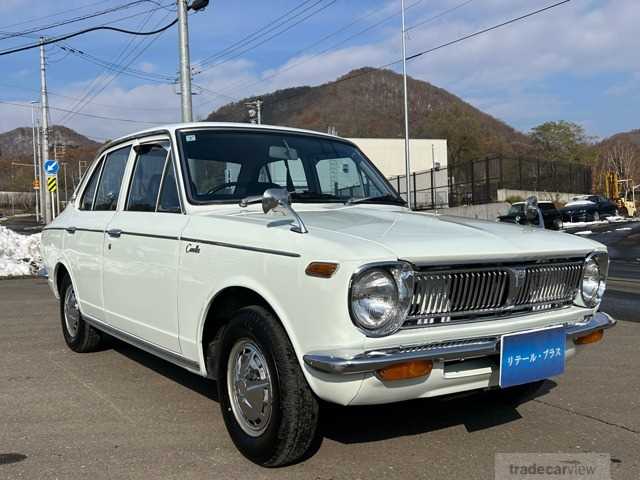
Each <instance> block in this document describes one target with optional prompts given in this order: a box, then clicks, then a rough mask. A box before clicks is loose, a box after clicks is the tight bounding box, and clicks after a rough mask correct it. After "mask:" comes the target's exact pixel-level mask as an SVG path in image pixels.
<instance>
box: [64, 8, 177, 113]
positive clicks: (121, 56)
mask: <svg viewBox="0 0 640 480" xmlns="http://www.w3.org/2000/svg"><path fill="white" fill-rule="evenodd" d="M169 15H171V13H168V14H167V15H165V17H164V18H162V19H161V20H160V21H159V22H158V24H160V23H161V22H163V21H165V18H166V17H167V16H169ZM150 18H151V16H149V17H148V18H147V19H146V20H145V21H144V22H143V23H142V24H141V28H142V27H144V26H145V25H146V23H147V22H148V21H149V20H150ZM158 38H159V36H157V37H154V38H152V39H151V40H150V41H149V42H148V43H147V45H146V46H144V47H142V49H141V50H140V51H139V52H138V53H137V54H136V55H135V56H133V57H132V55H134V52H135V50H136V48H137V47H135V48H133V49H132V50H131V51H130V52H129V53H126V54H125V52H126V51H127V50H128V49H129V47H130V46H131V45H132V44H133V40H134V38H131V39H130V40H129V42H128V44H127V45H126V46H125V48H124V49H123V50H122V52H121V53H120V55H119V56H118V57H117V58H116V61H118V60H119V59H120V58H122V60H123V61H126V59H127V57H131V59H130V60H129V62H128V63H127V64H126V65H124V66H123V67H122V69H121V70H119V71H116V72H115V73H114V74H113V75H112V76H111V77H110V78H109V79H107V80H106V81H105V82H104V83H103V85H102V86H101V87H100V88H99V89H98V90H97V91H95V92H94V93H92V94H91V96H89V97H88V98H86V97H87V96H88V95H89V92H87V94H85V100H84V102H83V103H82V104H81V105H76V107H74V109H73V110H74V111H75V112H79V111H80V110H82V109H83V108H84V107H86V106H87V105H88V104H89V103H91V101H92V99H94V98H96V97H97V96H98V95H100V94H101V93H102V92H103V91H104V90H105V89H106V88H107V87H108V86H109V85H110V84H111V83H112V82H113V81H114V80H115V79H116V78H117V77H118V75H119V74H120V73H121V72H122V71H123V70H124V69H126V68H129V66H130V65H131V64H132V63H133V62H134V61H135V60H136V59H137V58H139V57H140V55H142V54H143V53H144V52H145V51H146V50H147V49H148V48H149V47H150V46H151V45H152V44H153V43H154V42H155V41H156V40H157V39H158ZM73 116H74V114H73V113H72V114H67V115H65V116H64V118H63V120H62V121H65V120H70V119H71V118H73Z"/></svg>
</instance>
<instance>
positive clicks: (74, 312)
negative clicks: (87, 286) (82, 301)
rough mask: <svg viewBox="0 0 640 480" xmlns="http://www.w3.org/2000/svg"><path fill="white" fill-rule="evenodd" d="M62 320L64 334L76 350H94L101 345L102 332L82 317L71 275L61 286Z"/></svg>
mask: <svg viewBox="0 0 640 480" xmlns="http://www.w3.org/2000/svg"><path fill="white" fill-rule="evenodd" d="M60 320H61V322H62V335H63V336H64V341H65V342H66V343H67V345H68V347H69V348H70V349H71V350H73V351H74V352H78V353H85V352H93V351H95V350H97V349H98V347H99V346H100V341H101V336H100V332H98V330H96V329H95V328H93V327H92V326H91V325H89V324H88V323H87V322H85V321H84V319H83V318H82V314H81V313H80V306H79V305H78V299H77V297H76V292H75V290H74V288H73V284H72V283H71V280H70V279H69V277H68V276H67V277H65V278H64V279H63V280H62V284H61V288H60Z"/></svg>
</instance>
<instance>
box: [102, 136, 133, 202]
mask: <svg viewBox="0 0 640 480" xmlns="http://www.w3.org/2000/svg"><path fill="white" fill-rule="evenodd" d="M130 150H131V147H130V146H127V147H124V148H120V149H118V150H114V151H113V152H111V153H109V154H108V155H107V156H106V158H105V160H104V166H103V167H102V175H101V177H100V184H99V185H98V192H97V193H96V200H95V202H94V206H93V209H94V210H115V209H116V207H117V205H118V197H119V196H120V187H121V185H122V176H123V175H124V169H125V167H126V166H127V160H128V158H129V152H130Z"/></svg>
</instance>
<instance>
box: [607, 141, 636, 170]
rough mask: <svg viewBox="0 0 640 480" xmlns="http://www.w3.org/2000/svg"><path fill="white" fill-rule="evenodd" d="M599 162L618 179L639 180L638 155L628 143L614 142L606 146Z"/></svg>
mask: <svg viewBox="0 0 640 480" xmlns="http://www.w3.org/2000/svg"><path fill="white" fill-rule="evenodd" d="M601 162H602V163H601V165H602V167H604V169H605V170H612V171H614V172H615V173H616V175H617V176H618V178H619V179H626V178H631V179H634V180H638V179H639V178H638V176H639V175H638V173H639V172H640V154H639V152H638V148H637V147H636V146H635V145H634V144H632V143H630V142H625V141H621V140H616V141H614V142H612V143H611V144H609V145H607V146H606V147H605V148H604V150H603V152H602V156H601Z"/></svg>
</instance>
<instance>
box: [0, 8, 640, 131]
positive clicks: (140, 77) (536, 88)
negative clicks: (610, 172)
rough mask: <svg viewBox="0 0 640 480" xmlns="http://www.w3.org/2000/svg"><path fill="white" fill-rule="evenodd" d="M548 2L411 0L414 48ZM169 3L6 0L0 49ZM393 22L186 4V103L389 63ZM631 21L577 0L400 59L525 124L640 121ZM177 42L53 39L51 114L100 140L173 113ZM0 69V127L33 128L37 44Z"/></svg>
mask: <svg viewBox="0 0 640 480" xmlns="http://www.w3.org/2000/svg"><path fill="white" fill-rule="evenodd" d="M555 1H557V0H546V1H542V0H406V7H407V9H406V24H407V54H408V55H411V54H413V53H415V52H419V51H423V50H427V49H430V48H433V47H436V46H438V45H441V44H443V43H447V42H449V41H451V40H455V39H457V38H459V37H462V36H465V35H467V34H470V33H473V32H476V31H478V30H482V29H484V28H487V27H490V26H492V25H496V24H499V23H502V22H504V21H506V20H509V19H511V18H514V17H518V16H520V15H523V14H526V13H528V12H530V11H533V10H537V9H539V8H542V7H545V6H547V5H550V4H552V3H554V2H555ZM132 3H133V4H132ZM127 4H129V5H128V6H127V7H126V8H120V9H116V8H115V7H119V6H123V5H127ZM131 4H132V5H131ZM108 9H114V11H113V12H111V13H104V14H102V15H100V16H96V17H94V18H91V19H86V20H82V21H75V22H69V23H67V24H66V25H62V26H58V27H55V28H48V29H45V30H41V31H34V30H37V29H39V28H42V27H49V26H51V24H54V23H60V22H62V21H70V20H74V19H77V18H78V17H81V16H85V15H89V14H92V13H96V12H104V11H105V10H108ZM175 15H176V14H175V2H174V1H173V0H141V1H138V2H134V0H102V1H99V2H98V1H96V0H58V1H56V2H53V1H44V2H43V1H41V0H2V1H1V2H0V53H1V51H2V50H4V49H10V48H14V47H19V46H22V45H28V44H31V43H32V42H34V41H37V38H38V36H40V35H47V36H57V35H62V34H65V33H71V32H75V31H78V30H81V29H84V28H87V27H93V26H96V25H105V24H107V25H110V26H114V27H120V28H127V29H132V30H138V31H140V30H141V31H148V30H154V29H156V28H158V27H159V26H163V25H165V24H167V23H169V22H170V21H171V20H172V19H174V18H175ZM400 21H401V20H400V0H366V1H365V0H306V1H303V0H269V1H265V0H236V1H233V2H230V1H224V2H223V1H219V0H218V1H215V0H212V1H211V2H210V6H209V7H208V8H207V9H206V10H204V11H202V12H197V13H191V14H190V16H189V29H190V52H191V64H192V69H193V72H194V77H193V82H194V87H193V90H194V93H195V95H194V97H193V103H194V116H195V117H196V118H197V119H202V118H205V117H206V116H207V114H208V113H210V112H211V111H212V110H215V109H216V108H218V107H219V106H221V105H223V104H226V103H228V102H230V101H234V100H239V99H241V98H245V97H247V96H253V95H259V94H262V93H268V92H271V91H273V90H275V89H280V88H287V87H292V86H300V85H319V84H322V83H325V82H328V81H331V80H334V79H336V78H338V77H340V76H342V75H344V74H346V73H347V72H349V71H350V70H352V69H355V68H359V67H363V66H372V67H377V66H382V65H386V64H388V63H390V62H394V61H397V60H399V59H400V58H402V50H401V24H400ZM638 25H640V2H639V1H638V0H600V1H597V0H571V1H570V2H568V3H566V4H564V5H561V6H559V7H557V8H553V9H551V10H549V11H547V12H544V13H542V14H540V15H536V16H534V17H530V18H527V19H525V20H523V21H520V22H517V23H515V24H511V25H508V26H505V27H503V28H500V29H497V30H493V31H491V32H488V33H486V34H483V35H480V36H477V37H475V38H471V39H469V40H466V41H463V42H460V43H457V44H455V45H451V46H448V47H446V48H442V49H439V50H437V51H434V52H432V53H429V54H426V55H423V56H421V57H419V58H417V59H415V60H413V61H410V62H409V63H408V64H407V70H408V74H409V75H411V76H412V77H414V78H418V79H421V80H425V81H428V82H430V83H432V84H434V85H436V86H438V87H441V88H444V89H446V90H448V91H450V92H451V93H453V94H455V95H457V96H459V97H460V98H462V99H463V100H465V101H467V102H469V103H471V104H472V105H474V106H476V107H478V108H480V109H481V110H483V111H485V112H487V113H489V114H491V115H493V116H495V117H497V118H499V119H501V120H503V121H505V122H507V123H508V124H510V125H511V126H513V127H515V128H517V129H519V130H521V131H523V132H527V131H529V130H530V129H531V128H532V127H534V126H536V125H539V124H540V123H542V122H545V121H549V120H560V119H562V120H569V121H573V122H577V123H579V124H581V125H583V126H584V127H585V129H586V130H587V132H588V134H589V135H592V136H593V137H596V138H604V137H606V136H609V135H611V134H613V133H617V132H620V131H627V130H631V129H637V128H640V119H639V118H638V112H640V56H639V55H638V52H639V51H640V35H638V32H637V31H638ZM16 33H17V34H20V35H15V34H16ZM177 39H178V35H177V27H176V26H174V27H172V28H170V29H169V30H167V31H165V32H164V33H162V34H159V35H154V36H148V37H142V36H130V35H126V34H122V33H117V32H113V31H102V32H91V33H88V34H86V35H83V36H79V37H76V38H73V39H70V40H67V41H64V42H63V43H61V44H57V45H51V46H47V48H46V53H47V82H48V89H49V93H50V96H49V102H50V105H51V107H52V110H51V121H52V122H53V123H54V124H60V123H62V124H64V125H66V126H68V127H71V128H73V129H75V130H77V131H79V132H80V133H83V134H85V135H87V136H89V137H92V138H95V139H97V140H104V139H107V138H114V137H117V136H120V135H124V134H128V133H132V132H134V131H138V130H141V129H144V128H149V127H152V126H154V125H158V124H163V123H171V122H175V121H179V117H180V99H179V96H178V94H177V91H178V90H177V88H176V85H175V84H174V83H173V82H174V81H175V78H176V75H177V70H178V40H177ZM60 47H62V48H60ZM105 65H106V67H107V68H105ZM123 67H126V68H125V69H124V70H123ZM390 68H392V69H394V70H396V71H400V69H401V66H400V65H399V64H396V65H393V66H391V67H390ZM0 72H2V75H1V76H0V131H7V130H11V129H13V128H16V127H18V126H30V125H31V114H32V113H31V105H30V102H31V101H34V100H38V98H39V88H40V79H39V73H40V72H39V50H38V49H31V50H27V51H24V52H19V53H14V54H11V55H5V56H0ZM3 102H4V103H3ZM6 102H9V103H6ZM336 114H337V115H338V114H339V112H336ZM98 117H108V118H98Z"/></svg>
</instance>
